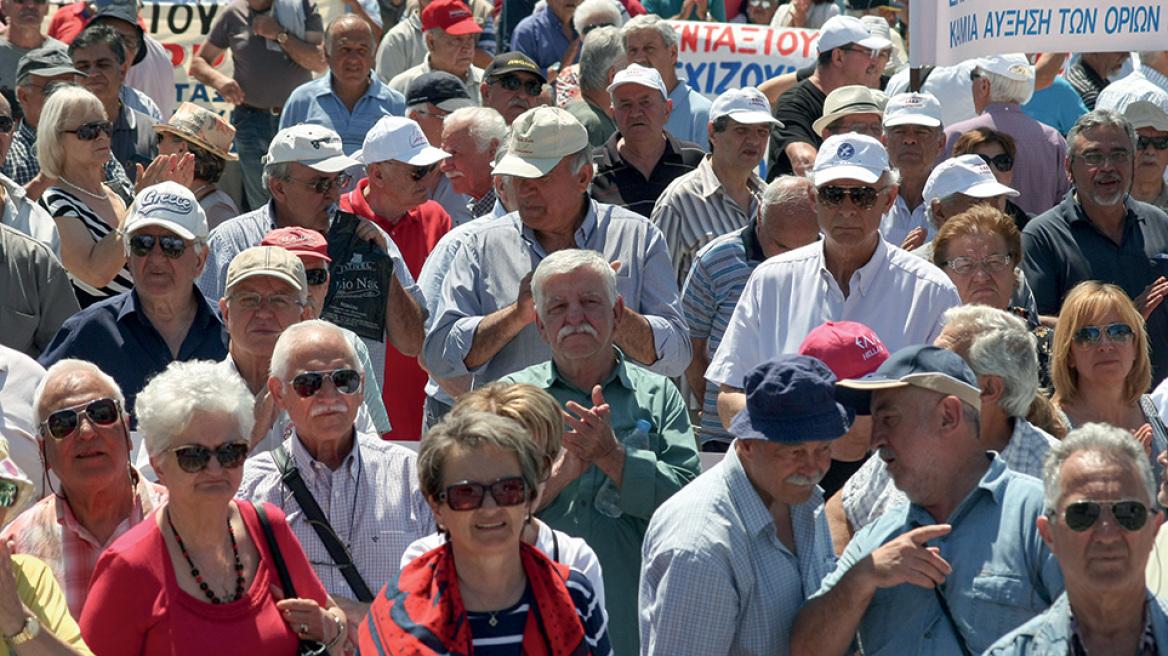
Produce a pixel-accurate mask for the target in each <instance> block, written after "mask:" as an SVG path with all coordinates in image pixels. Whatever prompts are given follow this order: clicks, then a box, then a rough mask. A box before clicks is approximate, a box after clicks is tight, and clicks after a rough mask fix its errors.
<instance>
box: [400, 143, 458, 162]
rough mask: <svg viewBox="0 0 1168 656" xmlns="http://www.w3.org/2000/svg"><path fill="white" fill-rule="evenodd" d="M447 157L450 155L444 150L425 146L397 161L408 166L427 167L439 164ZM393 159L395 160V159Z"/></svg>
mask: <svg viewBox="0 0 1168 656" xmlns="http://www.w3.org/2000/svg"><path fill="white" fill-rule="evenodd" d="M447 157H450V153H448V152H446V151H445V150H442V149H441V148H435V147H433V146H425V147H423V148H421V149H420V150H418V151H417V152H415V153H412V154H410V155H409V157H407V158H403V159H398V160H397V161H399V162H402V163H404V164H409V165H410V166H429V165H431V164H434V163H436V162H441V161H442V160H444V159H446V158H447ZM394 159H397V158H396V157H395V158H394Z"/></svg>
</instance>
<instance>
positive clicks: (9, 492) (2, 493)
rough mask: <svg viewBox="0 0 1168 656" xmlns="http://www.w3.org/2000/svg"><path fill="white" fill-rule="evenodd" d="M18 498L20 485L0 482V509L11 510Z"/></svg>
mask: <svg viewBox="0 0 1168 656" xmlns="http://www.w3.org/2000/svg"><path fill="white" fill-rule="evenodd" d="M19 496H20V485H18V484H17V483H16V482H15V481H9V480H0V508H11V507H12V506H13V505H14V504H15V503H16V499H17V498H18V497H19Z"/></svg>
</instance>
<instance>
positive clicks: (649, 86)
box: [605, 80, 669, 100]
mask: <svg viewBox="0 0 1168 656" xmlns="http://www.w3.org/2000/svg"><path fill="white" fill-rule="evenodd" d="M627 84H635V85H637V86H639V87H645V88H646V89H653V90H654V91H660V92H661V95H663V96H664V97H665V98H666V99H667V100H668V99H669V93H668V92H666V91H665V88H664V86H660V87H659V86H657V85H656V84H646V83H644V82H642V81H640V80H621V81H620V82H613V83H612V84H610V85H608V88H607V89H605V91H607V92H608V93H609V94H611V93H612V92H613V90H614V89H616V88H617V87H623V86H625V85H627Z"/></svg>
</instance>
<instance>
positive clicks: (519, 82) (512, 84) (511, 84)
mask: <svg viewBox="0 0 1168 656" xmlns="http://www.w3.org/2000/svg"><path fill="white" fill-rule="evenodd" d="M496 83H498V84H501V85H503V88H504V89H506V90H508V91H518V90H519V87H523V91H524V93H526V94H527V95H529V96H538V95H539V94H541V93H543V82H540V81H539V80H524V79H523V78H521V77H519V76H518V75H500V76H499V77H497V78H495V79H494V80H492V81H491V84H496Z"/></svg>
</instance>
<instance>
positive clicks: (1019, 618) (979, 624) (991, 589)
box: [948, 573, 1047, 650]
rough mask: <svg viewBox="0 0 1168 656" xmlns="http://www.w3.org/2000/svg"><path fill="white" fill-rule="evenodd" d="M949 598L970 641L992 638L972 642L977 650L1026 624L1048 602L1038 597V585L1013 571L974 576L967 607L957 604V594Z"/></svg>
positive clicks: (957, 618) (956, 616)
mask: <svg viewBox="0 0 1168 656" xmlns="http://www.w3.org/2000/svg"><path fill="white" fill-rule="evenodd" d="M948 599H949V604H950V606H951V607H953V608H952V610H953V615H954V619H956V620H957V622H958V623H959V624H960V625H961V630H962V633H964V634H965V638H966V640H973V641H977V638H976V636H985V637H987V638H988V640H987V641H986V643H985V644H984V645H974V644H971V645H970V646H971V647H976V648H977V650H980V649H982V648H984V647H988V646H989V644H990V643H991V642H993V640H995V639H996V638H998V637H1000V636H1003V635H1006V634H1007V633H1009V632H1010V631H1013V630H1014V629H1016V628H1018V627H1019V626H1022V625H1023V624H1025V623H1026V622H1027V621H1029V620H1030V618H1032V617H1034V616H1035V615H1037V614H1038V613H1039V612H1041V610H1042V609H1043V608H1045V607H1046V605H1047V604H1046V603H1045V602H1043V601H1042V600H1041V599H1039V598H1038V594H1037V592H1036V591H1035V589H1034V586H1032V585H1030V583H1029V582H1027V581H1026V580H1024V579H1022V578H1021V577H1019V576H1017V575H1013V574H996V573H985V574H981V575H979V576H976V577H974V579H973V582H972V584H971V585H970V587H969V594H968V607H966V608H961V606H962V605H965V604H960V605H959V604H955V603H954V601H956V600H955V599H954V598H953V597H948Z"/></svg>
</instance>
